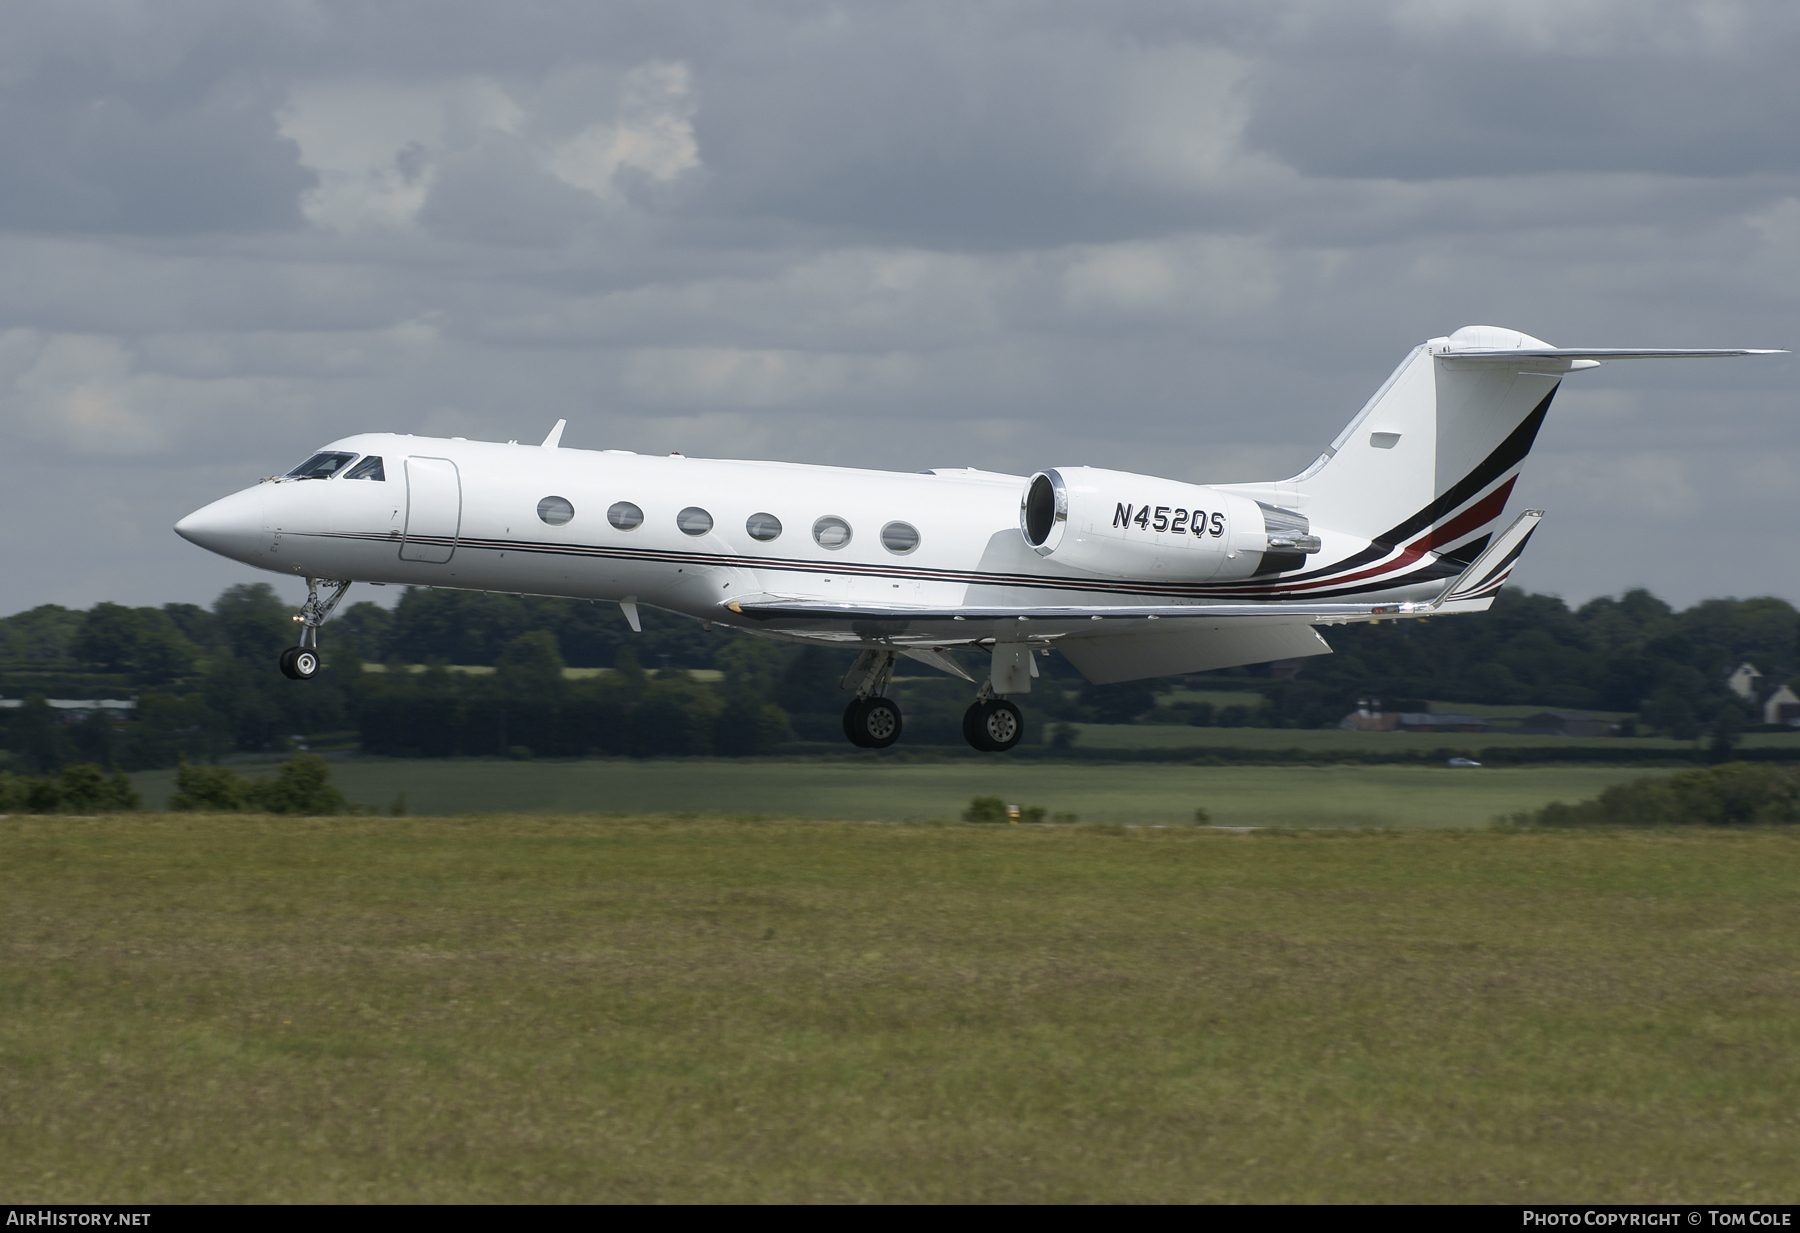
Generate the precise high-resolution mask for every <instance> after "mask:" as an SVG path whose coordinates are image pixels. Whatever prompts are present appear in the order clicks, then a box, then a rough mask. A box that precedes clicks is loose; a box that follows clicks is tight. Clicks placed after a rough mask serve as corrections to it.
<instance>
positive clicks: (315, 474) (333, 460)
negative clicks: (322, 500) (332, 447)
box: [284, 453, 356, 479]
mask: <svg viewBox="0 0 1800 1233" xmlns="http://www.w3.org/2000/svg"><path fill="white" fill-rule="evenodd" d="M355 460H356V455H355V454H329V453H328V454H314V455H313V456H312V457H311V458H308V459H307V460H306V461H305V462H303V463H301V464H300V465H299V466H297V467H295V468H294V469H293V470H292V471H289V472H288V473H287V475H286V476H285V477H284V478H286V479H330V478H331V477H332V476H334V475H336V474H337V473H338V472H339V471H342V470H343V469H344V468H345V467H347V466H349V465H350V464H351V463H352V462H354V461H355Z"/></svg>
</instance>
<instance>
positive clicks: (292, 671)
mask: <svg viewBox="0 0 1800 1233" xmlns="http://www.w3.org/2000/svg"><path fill="white" fill-rule="evenodd" d="M281 675H283V676H285V677H287V678H288V679H289V680H293V681H310V680H312V679H313V678H314V677H315V676H317V675H319V653H318V652H317V651H315V650H313V649H312V648H311V647H309V646H291V647H289V648H288V649H287V650H285V651H283V652H282V653H281Z"/></svg>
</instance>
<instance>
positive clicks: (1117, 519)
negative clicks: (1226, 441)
mask: <svg viewBox="0 0 1800 1233" xmlns="http://www.w3.org/2000/svg"><path fill="white" fill-rule="evenodd" d="M1019 530H1020V531H1021V532H1022V533H1023V534H1024V536H1025V542H1026V543H1027V544H1029V545H1031V549H1032V551H1033V552H1036V553H1037V554H1038V555H1039V556H1042V557H1047V558H1048V559H1050V560H1052V561H1055V562H1056V563H1057V564H1059V565H1066V566H1069V567H1070V568H1072V569H1079V570H1083V571H1085V572H1087V573H1091V574H1101V575H1104V576H1105V577H1109V578H1166V579H1168V580H1170V581H1180V582H1208V581H1212V580H1214V579H1219V580H1224V579H1231V578H1249V577H1252V576H1254V575H1258V574H1275V573H1282V572H1285V571H1287V570H1294V569H1299V568H1300V567H1301V566H1302V565H1303V564H1304V563H1305V561H1306V555H1307V554H1308V553H1314V552H1317V551H1319V539H1318V537H1317V536H1315V535H1313V534H1312V533H1311V527H1310V526H1309V524H1308V523H1307V520H1306V516H1305V515H1304V514H1300V513H1297V512H1296V511H1294V510H1287V509H1279V508H1277V507H1275V506H1272V505H1264V504H1263V503H1262V502H1260V501H1253V500H1251V499H1250V498H1249V497H1243V496H1239V495H1237V494H1236V493H1231V492H1223V491H1221V490H1219V489H1217V488H1206V487H1203V486H1201V485H1198V484H1181V483H1177V482H1175V481H1174V480H1166V479H1157V478H1156V477H1154V476H1150V475H1133V474H1131V473H1130V472H1128V471H1102V470H1099V469H1098V468H1095V467H1066V468H1062V469H1059V470H1051V471H1040V472H1038V473H1037V474H1036V475H1034V476H1032V477H1031V479H1030V480H1028V481H1027V482H1026V484H1025V491H1024V493H1023V494H1022V495H1021V496H1020V499H1019Z"/></svg>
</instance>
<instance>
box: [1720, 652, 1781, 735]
mask: <svg viewBox="0 0 1800 1233" xmlns="http://www.w3.org/2000/svg"><path fill="white" fill-rule="evenodd" d="M1725 687H1726V688H1727V689H1729V690H1731V692H1732V693H1734V694H1736V695H1737V696H1738V697H1740V698H1742V699H1743V700H1744V701H1745V702H1747V703H1749V704H1750V713H1751V715H1752V716H1755V717H1757V718H1759V719H1760V721H1761V722H1762V723H1765V724H1787V725H1789V726H1790V727H1800V695H1796V694H1795V693H1794V691H1793V690H1792V689H1790V688H1789V687H1788V686H1786V685H1782V684H1777V683H1776V682H1774V681H1771V680H1769V679H1768V678H1767V677H1765V676H1764V675H1763V674H1762V673H1760V672H1758V671H1757V670H1756V665H1755V664H1753V663H1751V662H1750V661H1748V660H1745V661H1744V662H1743V663H1741V664H1739V665H1738V666H1737V667H1735V668H1733V669H1732V670H1731V671H1730V672H1727V673H1726V674H1725Z"/></svg>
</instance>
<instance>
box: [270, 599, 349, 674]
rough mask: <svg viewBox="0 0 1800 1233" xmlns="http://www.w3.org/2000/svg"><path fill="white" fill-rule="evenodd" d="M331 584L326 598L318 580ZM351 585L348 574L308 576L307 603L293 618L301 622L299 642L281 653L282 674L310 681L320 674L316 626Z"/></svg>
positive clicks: (319, 624) (321, 622)
mask: <svg viewBox="0 0 1800 1233" xmlns="http://www.w3.org/2000/svg"><path fill="white" fill-rule="evenodd" d="M321 582H323V583H324V584H325V585H326V586H328V587H334V588H336V589H335V590H333V591H332V593H331V595H330V596H329V597H328V598H326V599H320V598H319V584H320V583H321ZM349 589H350V580H349V579H348V578H345V579H342V580H339V579H336V578H308V579H307V580H306V603H305V605H304V606H302V607H301V609H300V613H299V615H298V616H296V617H295V618H294V620H295V621H297V622H298V623H299V625H300V645H299V646H291V647H289V648H288V649H287V650H285V651H283V652H282V653H281V661H280V662H281V674H282V675H283V676H285V677H288V678H290V679H291V680H295V681H310V680H312V679H313V678H314V677H315V676H317V675H319V626H321V625H323V624H325V618H326V617H329V616H330V615H331V612H332V609H334V608H336V607H337V606H338V601H339V600H340V599H342V598H344V592H345V591H348V590H349Z"/></svg>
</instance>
